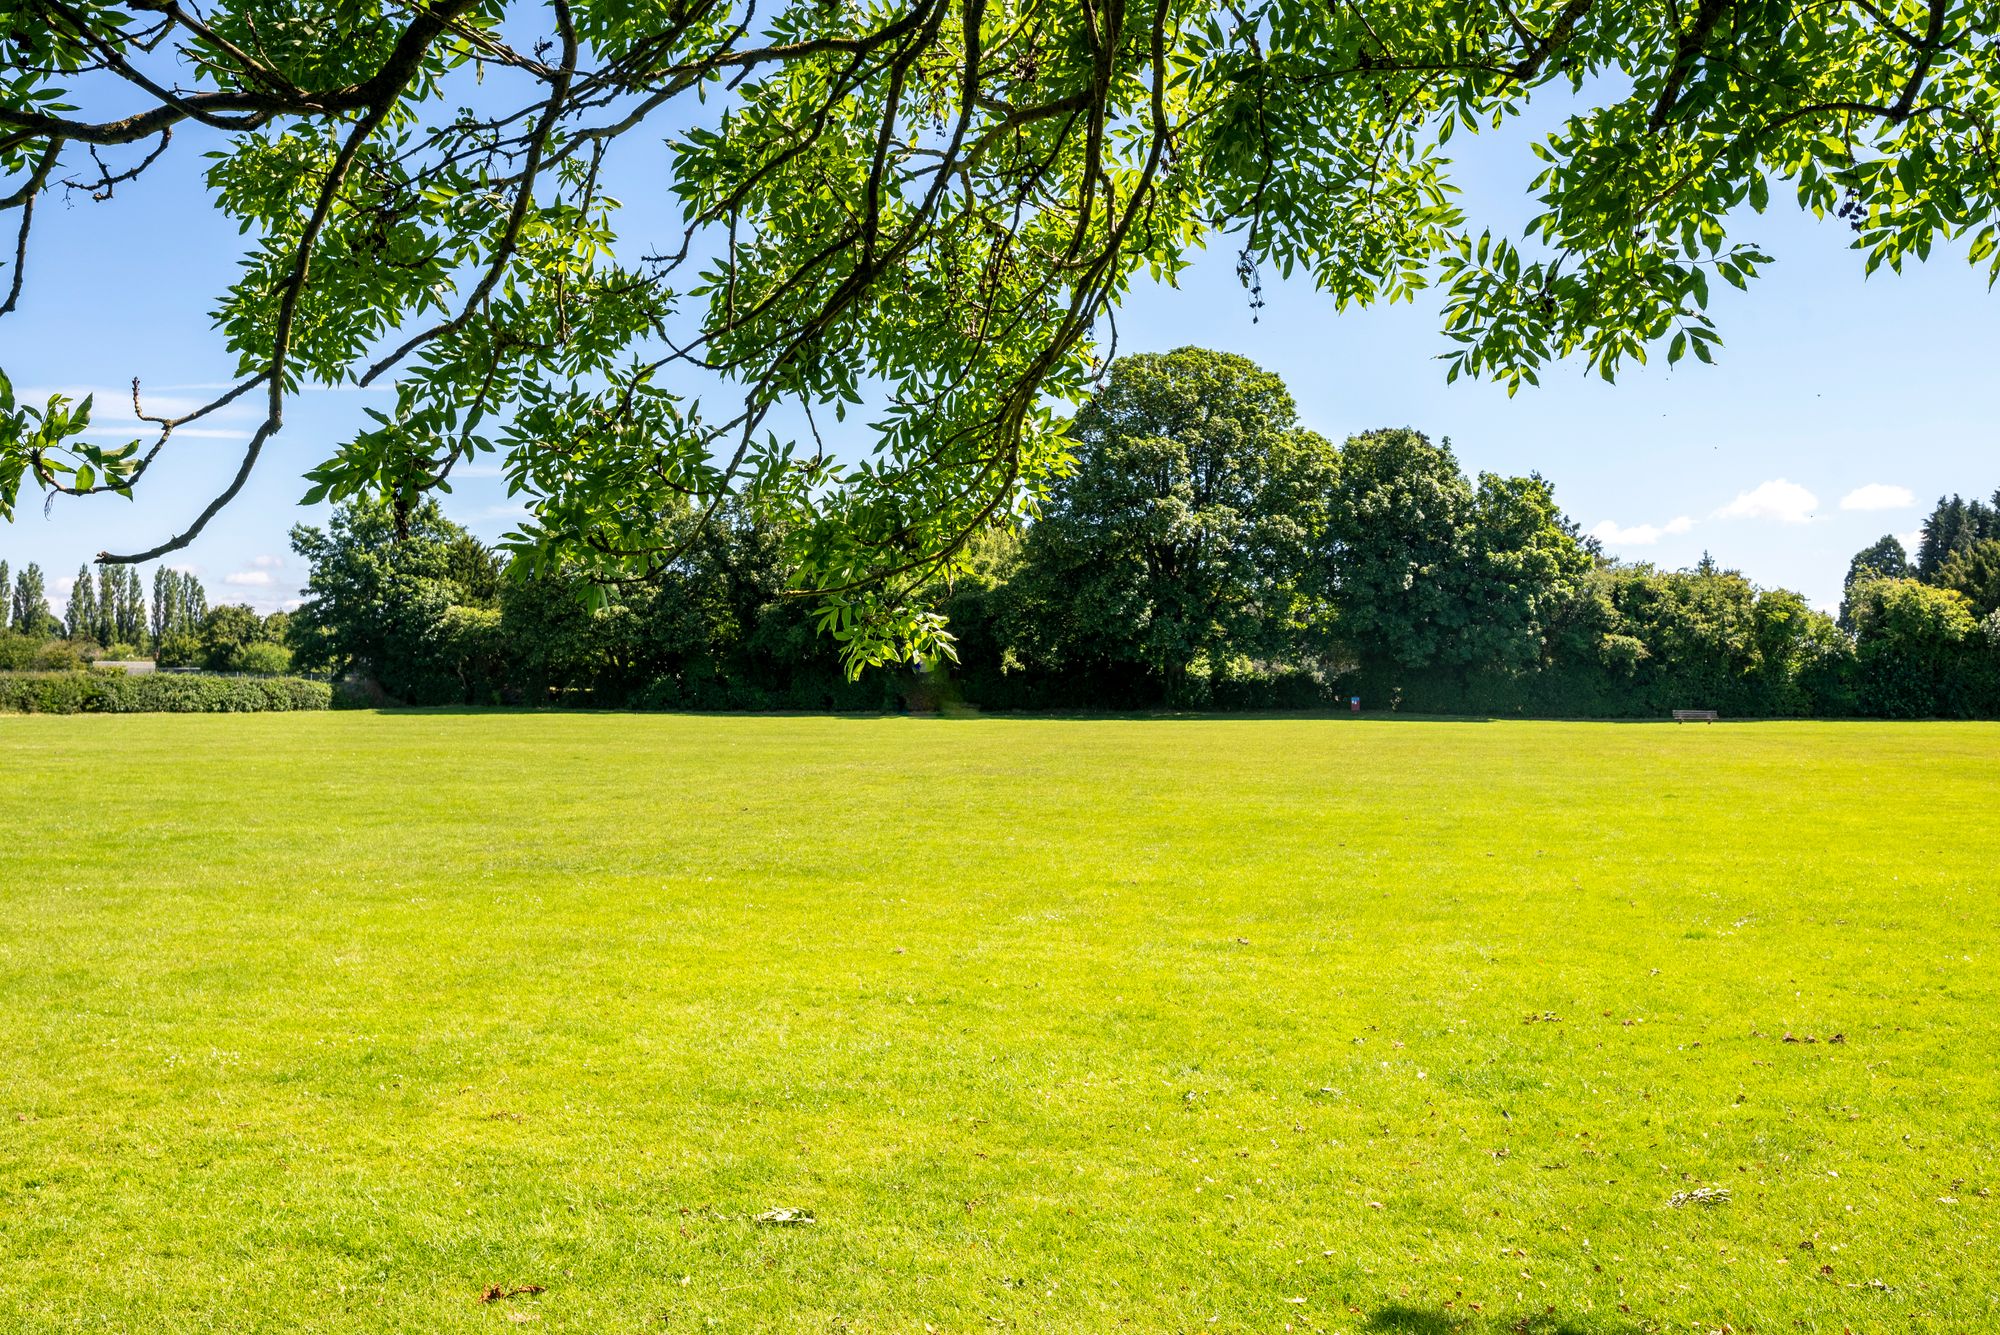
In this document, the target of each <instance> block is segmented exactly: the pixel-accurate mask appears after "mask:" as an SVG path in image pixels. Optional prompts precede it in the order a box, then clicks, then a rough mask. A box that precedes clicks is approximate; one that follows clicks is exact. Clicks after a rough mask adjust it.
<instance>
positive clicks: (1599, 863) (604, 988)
mask: <svg viewBox="0 0 2000 1335" xmlns="http://www.w3.org/2000/svg"><path fill="white" fill-rule="evenodd" d="M1794 1040H1796V1041H1794ZM0 1053H4V1060H0V1331H7V1332H43V1331H69V1330H76V1331H99V1330H108V1331H146V1332H151V1331H190V1332H192V1331H203V1332H209V1331H214V1332H229V1333H230V1335H241V1333H245V1332H266V1331H270V1332H276V1331H286V1332H292V1331H334V1330H339V1331H371V1332H372V1331H407V1332H426V1333H428V1332H457V1331H470V1330H489V1329H490V1330H508V1329H517V1328H520V1327H522V1326H526V1328H528V1329H530V1330H540V1331H550V1332H553V1331H576V1332H624V1331H660V1330H670V1331H677V1330H702V1329H716V1330H732V1331H757V1330H810V1331H840V1330H857V1331H861V1330H867V1331H885V1332H886V1331H923V1330H926V1329H932V1328H934V1329H936V1330H939V1331H983V1330H1041V1331H1064V1332H1070V1331H1098V1330H1134V1331H1168V1330H1197V1329H1199V1330H1250V1331H1273V1332H1276V1331H1282V1330H1288V1329H1291V1330H1299V1331H1307V1330H1313V1331H1352V1332H1368V1331H1400V1332H1419V1333H1421V1335H1431V1333H1434V1332H1435V1333H1441V1332H1452V1331H1464V1332H1470V1333H1472V1335H1499V1333H1500V1332H1512V1331H1516V1330H1525V1331H1530V1332H1544V1333H1547V1332H1557V1331H1575V1332H1639V1331H1691V1330H1699V1331H1703V1332H1707V1331H1714V1330H1722V1329H1725V1328H1727V1329H1731V1330H1733V1331H1736V1332H1751V1331H1767V1332H1778V1331H1795V1330H1798V1331H1815V1332H1839V1331H1841V1330H1842V1329H1843V1327H1845V1328H1849V1329H1851V1330H1852V1331H1854V1332H1857V1335H1859V1333H1860V1332H1875V1331H1908V1330H1921V1331H1952V1332H1969V1331H1977V1330H1996V1329H2000V1277H1996V1266H1995V1262H1996V1258H2000V1074H1996V1064H2000V727H1996V726H1987V725H1910V726H1900V725H1883V724H1851V725H1841V724H1742V725H1727V724H1725V725H1720V726H1715V727H1701V726H1692V727H1674V726H1671V725H1665V726H1656V725H1624V726H1619V725H1589V724H1576V725H1570V724H1547V723H1530V724H1518V723H1423V722H1405V721H1394V722H1392V721H1371V720H1363V721H1358V722H1357V721H1351V720H1347V719H1329V720H1283V721H1279V720H1236V721H1204V720H1174V721H1147V720H1130V721H1116V720H1098V721H1077V720H1070V721H1052V720H1043V721H1010V720H911V719H865V720H862V719H828V718H682V717H630V716H605V715H574V716H572V715H562V716H548V715H525V714H518V715H472V716H467V715H447V714H405V715H368V714H346V715H342V714H335V715H320V716H249V717H146V718H137V717H85V718H73V719H56V718H42V717H28V718H23V717H6V718H0ZM1698 1188H1720V1189H1724V1190H1726V1191H1727V1192H1728V1193H1729V1195H1728V1199H1727V1200H1726V1201H1721V1202H1719V1203H1713V1204H1702V1203H1699V1202H1687V1203H1683V1204H1681V1205H1678V1206H1677V1205H1675V1204H1674V1203H1673V1201H1674V1199H1675V1197H1676V1195H1677V1194H1678V1193H1688V1192H1693V1191H1695V1190H1696V1189H1698ZM775 1207H790V1208H795V1209H802V1210H809V1211H811V1212H812V1213H813V1215H814V1216H815V1217H816V1221H817V1222H814V1223H811V1224H808V1225H797V1226H782V1225H770V1224H760V1223H758V1222H756V1216H758V1215H759V1214H760V1213H762V1212H765V1211H768V1210H771V1209H773V1208H775ZM495 1285H498V1286H502V1288H503V1289H505V1288H513V1287H519V1286H539V1287H540V1289H541V1291H540V1292H520V1293H515V1294H513V1295H511V1296H502V1297H498V1298H496V1299H495V1300H494V1301H490V1302H481V1301H480V1298H481V1295H482V1294H483V1293H485V1292H487V1291H488V1290H489V1288H490V1286H495Z"/></svg>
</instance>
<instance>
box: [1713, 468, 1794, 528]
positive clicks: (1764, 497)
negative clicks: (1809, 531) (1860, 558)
mask: <svg viewBox="0 0 2000 1335" xmlns="http://www.w3.org/2000/svg"><path fill="white" fill-rule="evenodd" d="M1817 509H1819V497H1817V496H1815V495H1813V494H1812V493H1811V492H1809V491H1807V490H1806V489H1805V488H1804V487H1801V486H1800V485H1799V484H1798V483H1796V482H1788V481H1786V480H1785V479H1784V478H1781V477H1776V478H1772V479H1771V480H1770V481H1769V482H1761V483H1759V484H1758V485H1756V486H1754V487H1752V488H1751V489H1750V490H1748V491H1746V492H1742V493H1740V494H1739V495H1738V496H1737V497H1736V499H1735V500H1733V501H1731V502H1730V503H1729V504H1727V505H1725V506H1723V507H1722V508H1721V509H1720V510H1717V511H1716V512H1715V517H1716V518H1717V519H1775V520H1777V521H1778V522H1779V523H1780V524H1803V523H1805V522H1806V521H1808V520H1809V519H1811V518H1812V517H1813V512H1814V511H1815V510H1817Z"/></svg>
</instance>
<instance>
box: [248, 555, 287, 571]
mask: <svg viewBox="0 0 2000 1335" xmlns="http://www.w3.org/2000/svg"><path fill="white" fill-rule="evenodd" d="M284 563H285V558H284V557H282V556H256V557H252V558H251V560H250V564H251V565H253V566H256V567H257V568H258V569H259V570H276V569H277V568H278V567H279V566H281V565H283V564H284Z"/></svg>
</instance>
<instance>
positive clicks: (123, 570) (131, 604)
mask: <svg viewBox="0 0 2000 1335" xmlns="http://www.w3.org/2000/svg"><path fill="white" fill-rule="evenodd" d="M112 582H113V584H114V585H115V587H116V588H117V590H118V606H117V610H116V613H115V614H114V616H113V625H112V630H113V636H114V640H115V642H116V643H118V644H129V645H131V646H132V647H133V649H135V650H143V649H144V647H145V642H146V592H145V587H144V586H143V585H142V584H141V583H140V582H139V571H138V568H137V567H135V566H120V567H118V575H117V577H116V578H115V579H114V580H113V581H112Z"/></svg>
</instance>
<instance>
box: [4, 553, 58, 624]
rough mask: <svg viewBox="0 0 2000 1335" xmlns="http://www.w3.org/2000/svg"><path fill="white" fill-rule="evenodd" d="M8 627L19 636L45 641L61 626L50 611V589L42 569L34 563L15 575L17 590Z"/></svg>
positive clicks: (10, 601) (9, 603)
mask: <svg viewBox="0 0 2000 1335" xmlns="http://www.w3.org/2000/svg"><path fill="white" fill-rule="evenodd" d="M7 625H8V628H10V629H11V630H13V632H14V633H15V634H17V635H25V636H27V637H29V638H30V639H45V638H47V637H48V636H51V635H53V634H55V633H56V631H57V629H58V628H59V627H60V625H61V623H60V622H58V621H57V620H56V619H55V616H54V614H53V613H51V612H50V611H49V601H48V588H47V586H46V584H45V583H44V581H43V577H42V568H41V567H40V566H38V565H36V564H35V563H34V562H33V561H30V562H29V563H28V564H27V565H26V566H24V567H22V569H21V572H20V573H19V574H17V575H16V576H14V589H13V592H12V594H11V596H10V597H9V600H8V616H7Z"/></svg>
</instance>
